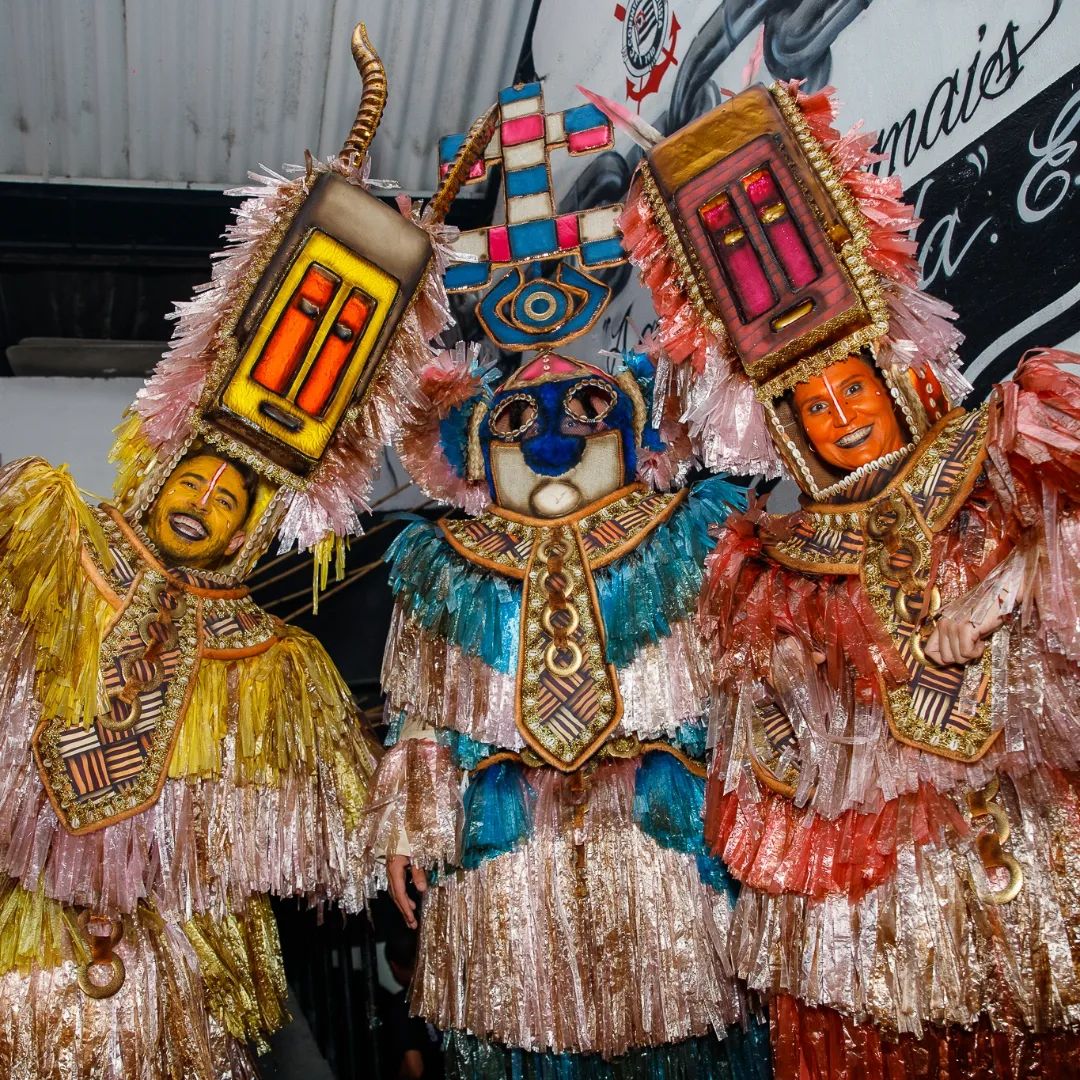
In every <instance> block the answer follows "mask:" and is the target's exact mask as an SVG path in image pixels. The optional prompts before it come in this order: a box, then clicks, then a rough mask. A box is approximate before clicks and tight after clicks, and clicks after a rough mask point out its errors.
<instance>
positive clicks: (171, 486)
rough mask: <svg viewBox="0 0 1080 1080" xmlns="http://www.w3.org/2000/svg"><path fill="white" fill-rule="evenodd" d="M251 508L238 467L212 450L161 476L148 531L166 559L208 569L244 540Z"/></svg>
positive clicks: (147, 524) (151, 508)
mask: <svg viewBox="0 0 1080 1080" xmlns="http://www.w3.org/2000/svg"><path fill="white" fill-rule="evenodd" d="M250 508H251V498H250V496H249V495H248V491H247V488H246V487H245V485H244V478H243V476H242V475H241V474H240V471H239V470H238V469H237V468H236V467H235V466H234V465H231V464H230V463H229V462H228V461H226V460H225V459H224V458H220V457H217V456H216V455H214V454H196V455H195V456H194V457H190V458H186V459H185V460H183V461H181V462H180V464H179V465H177V466H176V468H175V469H174V470H173V471H172V473H171V474H170V476H169V478H168V480H166V481H165V484H164V486H163V487H162V489H161V491H160V492H159V493H158V496H157V498H156V499H155V500H154V503H153V505H152V506H151V507H150V513H149V516H148V517H147V522H146V531H147V534H148V535H149V537H150V539H151V540H152V541H153V542H154V544H155V545H156V546H157V548H158V550H159V551H160V552H161V554H162V556H163V557H164V559H165V561H166V562H167V563H168V564H169V565H172V566H189V567H191V568H192V569H194V570H210V569H213V568H214V567H215V566H217V565H218V564H219V563H220V562H221V560H222V559H224V558H226V557H227V556H229V555H232V554H233V553H234V552H235V551H237V550H238V549H239V548H240V546H241V545H242V544H243V542H244V539H245V536H244V533H243V532H242V531H241V527H242V526H243V524H244V521H245V520H246V519H247V515H248V510H249V509H250Z"/></svg>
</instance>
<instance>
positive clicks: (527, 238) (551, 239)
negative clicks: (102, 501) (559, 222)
mask: <svg viewBox="0 0 1080 1080" xmlns="http://www.w3.org/2000/svg"><path fill="white" fill-rule="evenodd" d="M506 231H507V234H508V235H509V237H510V254H511V255H512V256H513V257H514V258H515V259H531V258H535V257H536V256H537V255H551V254H552V253H554V252H556V251H558V250H559V243H558V240H557V239H556V238H555V222H554V220H553V219H552V218H541V219H540V220H539V221H522V222H518V224H516V225H508V226H507V228H506Z"/></svg>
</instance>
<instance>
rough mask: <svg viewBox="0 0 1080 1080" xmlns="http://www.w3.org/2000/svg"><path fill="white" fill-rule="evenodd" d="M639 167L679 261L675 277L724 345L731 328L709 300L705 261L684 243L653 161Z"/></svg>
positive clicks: (645, 190)
mask: <svg viewBox="0 0 1080 1080" xmlns="http://www.w3.org/2000/svg"><path fill="white" fill-rule="evenodd" d="M639 169H640V175H641V190H642V193H643V194H644V196H645V201H646V202H647V203H648V204H649V209H650V210H651V211H652V213H653V217H654V218H655V220H656V224H657V226H658V228H659V229H660V231H661V233H663V235H664V246H665V247H666V248H667V253H668V255H669V257H670V258H671V260H672V262H674V263H675V277H676V278H677V279H678V283H679V287H680V288H681V289H682V291H683V292H684V293H686V295H687V297H688V299H689V300H690V303H691V304H692V305H693V308H694V311H695V312H696V313H697V316H698V318H699V319H700V320H701V321H702V323H703V324H704V326H705V329H707V330H708V331H709V333H711V334H713V335H714V336H715V337H716V338H718V339H719V340H720V342H721V343H722V345H726V344H727V330H726V329H725V328H724V323H723V320H721V319H720V318H719V317H718V316H717V315H716V314H714V312H713V311H712V309H711V308H710V307H709V301H710V300H712V299H713V297H712V290H711V289H710V288H709V286H708V284H707V281H708V279H707V278H706V277H705V273H704V271H703V270H702V269H701V263H700V262H699V261H698V258H697V255H696V254H695V253H694V251H692V250H691V249H689V248H687V247H685V246H684V245H683V242H682V238H681V237H680V236H679V230H678V228H677V227H676V225H675V222H674V221H673V220H672V217H671V213H670V212H669V210H668V206H667V203H666V202H665V201H664V196H663V195H661V194H660V189H659V188H658V187H657V186H656V181H655V180H654V179H653V175H652V171H651V170H650V169H649V163H648V162H647V161H642V163H641V165H640V166H639Z"/></svg>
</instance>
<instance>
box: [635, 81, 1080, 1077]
mask: <svg viewBox="0 0 1080 1080" xmlns="http://www.w3.org/2000/svg"><path fill="white" fill-rule="evenodd" d="M834 116H835V111H834V104H833V101H832V97H831V91H825V92H822V93H819V94H814V95H810V96H807V95H804V94H802V93H801V92H800V91H799V90H798V87H797V85H791V86H779V85H778V86H774V87H773V88H772V90H771V92H769V91H766V90H764V89H763V88H752V89H750V90H747V91H745V92H743V93H742V94H740V95H738V96H736V97H735V98H734V99H733V100H732V101H730V102H727V103H725V104H724V105H722V106H720V107H719V108H717V109H716V110H714V111H713V112H712V113H710V114H708V115H707V116H705V117H703V118H701V119H700V120H698V121H695V122H694V123H693V124H691V125H689V126H688V127H687V128H685V129H683V130H682V131H680V132H678V133H676V134H675V135H673V136H671V137H670V138H668V139H667V140H663V141H652V140H646V142H647V143H648V146H647V153H646V160H645V163H644V164H643V166H642V168H641V171H640V173H639V176H638V178H637V180H636V181H635V185H636V186H635V189H634V192H633V194H632V197H631V201H630V205H629V208H628V210H627V212H626V215H625V218H624V229H625V234H626V240H627V243H628V246H629V247H630V249H631V251H632V252H633V257H634V259H635V261H636V262H637V263H638V264H639V266H640V268H641V270H642V275H643V279H644V280H645V281H646V283H647V284H648V285H650V286H651V288H652V289H653V294H654V297H655V298H656V301H657V307H658V309H659V310H660V311H661V314H662V319H661V326H660V329H659V330H658V338H659V339H660V341H662V342H663V343H665V345H666V346H667V347H668V348H669V349H670V350H671V352H672V353H673V355H671V356H669V358H668V360H669V362H670V363H672V364H674V365H677V366H679V367H680V368H681V371H680V374H678V375H677V376H676V377H675V378H673V379H672V384H673V386H674V391H673V392H674V393H676V394H682V399H681V400H682V402H683V404H684V406H686V407H688V408H689V409H691V411H693V412H695V415H696V416H697V418H698V422H699V423H698V427H697V429H696V432H695V435H696V437H697V438H699V439H701V440H702V441H703V442H704V443H705V444H706V445H707V446H708V447H710V448H712V450H713V451H715V452H717V453H721V454H727V455H731V454H736V455H738V454H741V453H744V452H745V451H746V450H747V449H749V450H750V451H751V455H752V456H756V457H759V458H760V457H762V456H763V455H762V447H763V446H764V439H765V438H768V439H770V440H771V442H772V444H773V447H774V449H773V450H772V451H771V453H772V454H773V455H775V456H777V457H778V459H779V460H780V461H781V462H782V463H783V468H784V471H785V472H786V474H787V475H788V476H790V477H791V478H792V479H793V480H794V481H795V482H796V483H797V484H798V486H799V488H800V489H801V491H802V509H801V510H799V511H798V512H796V513H794V514H789V515H783V516H780V515H776V516H770V515H768V514H766V513H765V512H764V511H763V510H762V509H761V508H760V507H754V508H753V509H752V510H751V512H749V513H747V514H746V515H741V516H737V517H732V518H729V520H728V522H727V527H726V528H725V530H724V531H723V535H722V536H721V538H720V541H719V543H718V544H717V547H716V550H715V552H714V553H713V554H712V555H711V556H710V558H709V564H708V574H707V582H706V585H705V589H704V592H703V598H702V610H701V614H702V619H703V625H704V626H705V627H706V628H707V630H708V632H709V633H710V634H711V637H712V644H713V658H714V665H715V668H714V670H715V675H714V677H715V680H716V687H715V690H716V700H715V711H714V728H713V731H712V738H713V740H714V743H715V751H714V757H713V759H712V763H711V770H710V781H709V792H708V798H707V821H706V833H707V836H708V840H709V843H710V845H711V849H712V850H713V851H714V852H716V853H717V854H719V855H720V856H721V857H722V858H723V859H724V861H725V863H726V864H727V866H728V869H729V871H730V872H732V873H733V874H734V875H735V876H737V877H738V878H739V879H740V881H741V882H742V883H743V888H742V891H741V892H740V895H739V900H738V903H737V907H736V912H735V918H734V921H733V924H732V934H733V949H734V954H735V958H736V963H737V969H738V972H739V974H740V975H741V976H743V977H744V978H746V980H747V982H748V984H749V986H750V987H751V988H753V989H756V990H759V991H761V992H763V993H765V994H767V995H769V997H770V999H771V1006H770V1014H771V1019H772V1038H773V1051H774V1065H775V1069H776V1073H777V1075H779V1076H784V1077H798V1078H800V1080H802V1078H808V1077H822V1078H825V1077H829V1078H843V1077H860V1078H862V1077H867V1078H875V1077H893V1076H920V1077H923V1076H925V1077H957V1078H959V1077H965V1078H972V1077H979V1078H984V1077H985V1078H987V1080H989V1078H990V1077H1001V1076H1010V1077H1017V1078H1019V1077H1030V1076H1050V1075H1067V1074H1068V1073H1069V1072H1070V1071H1071V1070H1072V1069H1074V1068H1075V1064H1076V1061H1077V1060H1078V1058H1080V890H1078V889H1077V887H1076V875H1075V869H1074V868H1075V865H1076V861H1077V856H1078V854H1080V798H1078V790H1077V783H1078V774H1077V772H1076V768H1077V764H1078V761H1077V753H1078V751H1077V747H1078V746H1080V740H1078V736H1080V731H1078V730H1077V722H1076V717H1077V716H1078V715H1080V712H1078V707H1080V700H1078V696H1080V695H1078V689H1080V682H1078V679H1077V674H1078V672H1077V661H1078V659H1080V581H1078V577H1077V570H1076V567H1077V557H1078V555H1080V520H1078V518H1077V500H1078V498H1080V474H1078V465H1080V440H1078V433H1080V381H1078V380H1077V379H1076V378H1075V377H1074V376H1072V375H1070V374H1068V373H1067V372H1066V371H1065V370H1063V367H1062V363H1063V362H1064V361H1065V360H1067V359H1072V360H1075V358H1070V357H1065V356H1063V355H1061V354H1055V353H1052V352H1041V353H1035V354H1032V355H1029V356H1028V357H1027V358H1025V359H1024V360H1023V361H1022V362H1021V364H1020V367H1019V369H1018V371H1017V374H1016V377H1015V379H1014V380H1013V381H1011V382H1007V383H1004V384H1002V385H1001V386H999V387H997V388H996V389H995V390H994V392H993V393H992V395H991V397H990V400H989V401H988V402H987V403H986V404H984V405H983V406H981V407H979V408H976V409H973V410H971V411H964V410H963V409H960V408H956V407H954V405H955V403H956V402H958V401H959V400H960V399H961V397H962V396H963V395H964V393H965V392H966V390H967V389H969V387H967V386H966V384H965V383H964V382H963V380H962V378H961V377H960V375H959V373H958V369H957V358H956V354H955V349H956V347H957V345H958V344H959V341H960V335H959V334H958V333H957V331H956V330H955V329H954V328H953V327H952V326H951V325H950V323H949V321H948V320H949V319H950V318H951V317H952V314H953V313H952V312H951V311H950V310H949V309H948V308H947V307H946V306H945V305H942V304H941V303H940V302H937V301H935V300H933V299H932V298H931V297H929V296H927V295H925V294H924V293H922V292H920V291H919V290H918V288H917V280H918V266H917V262H916V259H915V254H916V252H915V245H914V241H913V240H911V238H910V233H911V231H912V230H913V229H914V226H915V225H916V224H917V223H916V222H915V221H914V220H913V217H912V214H911V211H910V209H909V208H908V207H907V206H906V205H905V204H904V203H903V202H902V199H901V195H902V189H901V185H900V181H899V178H897V177H882V176H876V175H874V174H873V173H872V172H870V171H869V170H868V166H869V165H870V164H871V163H872V162H873V161H874V160H875V158H874V156H873V154H872V153H871V152H870V147H871V146H872V144H873V135H872V134H861V133H859V132H858V131H854V132H852V133H850V134H848V135H846V136H843V137H841V136H840V135H839V134H838V133H837V131H836V130H835V128H834V127H833V121H834Z"/></svg>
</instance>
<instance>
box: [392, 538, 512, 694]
mask: <svg viewBox="0 0 1080 1080" xmlns="http://www.w3.org/2000/svg"><path fill="white" fill-rule="evenodd" d="M385 559H386V561H387V562H388V563H389V564H390V587H391V588H392V589H393V591H394V595H395V596H396V597H397V599H398V600H399V601H400V602H401V603H402V604H403V605H404V607H405V609H406V610H407V611H408V612H409V614H410V615H412V617H413V618H414V619H416V620H417V621H418V622H419V623H420V625H421V626H422V627H423V628H424V629H425V630H426V631H427V632H428V633H429V634H438V635H439V636H440V637H443V638H446V639H447V640H448V641H451V642H453V644H455V645H457V646H458V647H459V648H461V649H463V650H464V651H465V652H467V653H469V654H470V655H472V656H479V657H480V659H481V660H483V661H484V663H485V664H487V665H488V666H489V667H493V668H494V669H495V670H496V671H500V672H502V673H503V674H504V675H512V674H513V673H514V671H515V670H516V667H517V651H518V622H519V620H520V618H521V588H520V586H518V585H517V584H516V583H514V584H511V582H510V581H508V580H507V579H506V578H504V577H501V576H500V575H498V574H493V573H491V572H489V571H484V570H478V569H475V568H474V567H473V566H472V564H471V563H468V562H466V561H465V560H464V559H463V558H462V557H461V556H460V555H458V553H457V552H456V551H454V549H453V548H452V547H451V546H450V545H449V544H448V543H447V542H446V540H445V538H444V537H443V532H442V529H440V528H439V526H438V525H436V524H435V523H434V522H430V521H418V522H416V523H415V524H413V525H409V526H408V527H407V528H405V529H402V531H401V532H400V533H399V534H398V535H397V536H396V537H395V538H394V541H393V543H391V544H390V546H389V547H388V548H387V549H386V556H385Z"/></svg>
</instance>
